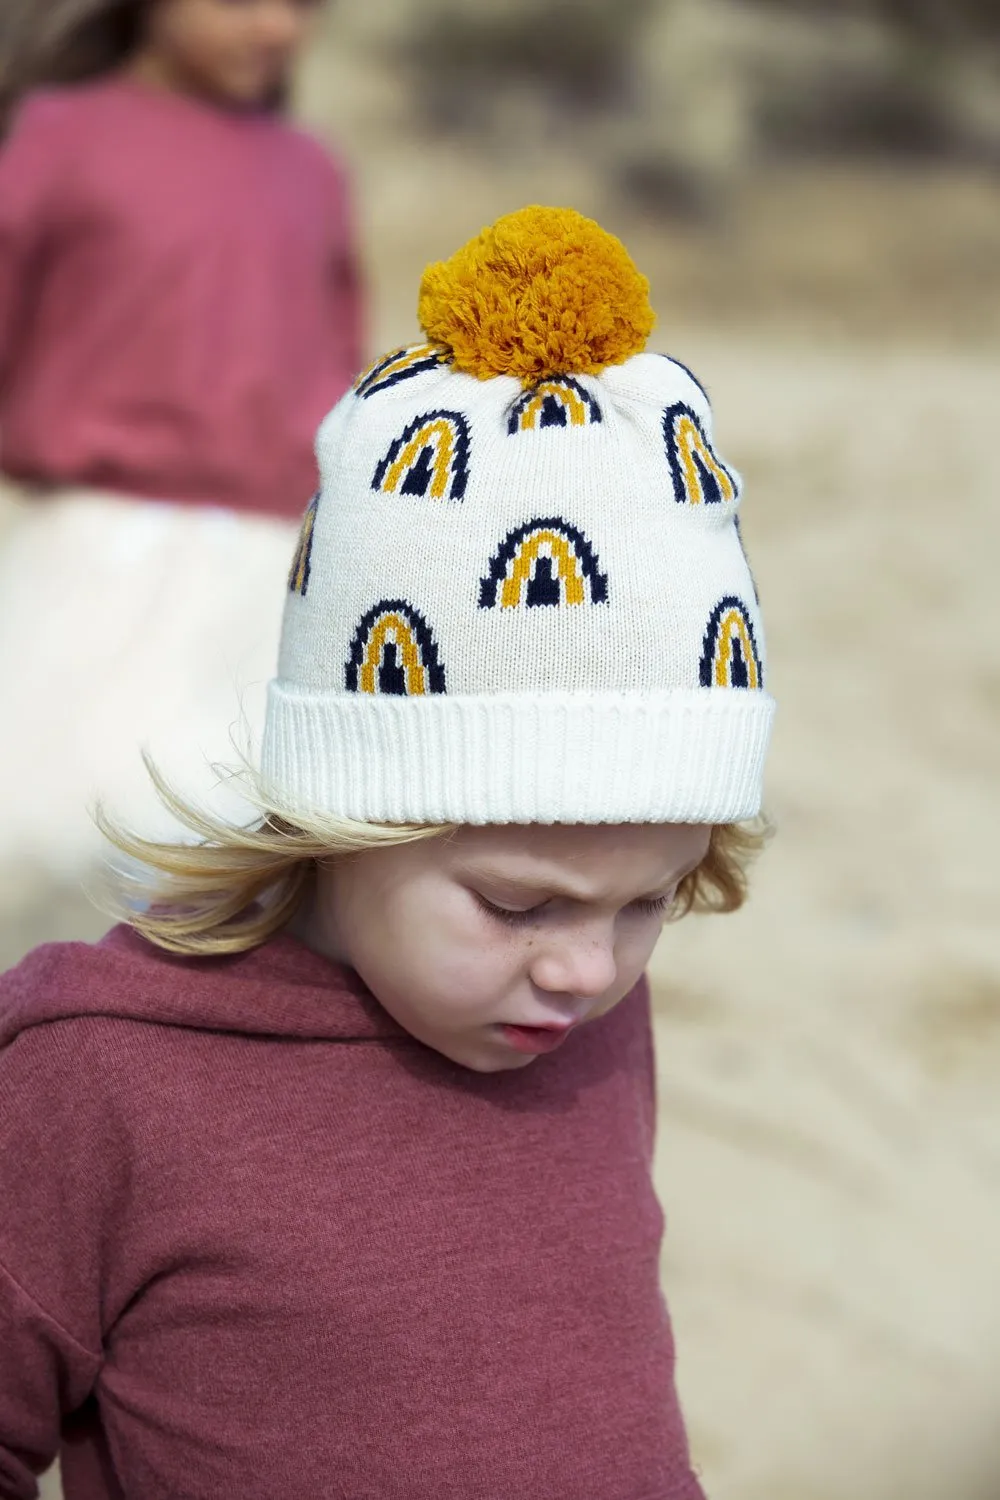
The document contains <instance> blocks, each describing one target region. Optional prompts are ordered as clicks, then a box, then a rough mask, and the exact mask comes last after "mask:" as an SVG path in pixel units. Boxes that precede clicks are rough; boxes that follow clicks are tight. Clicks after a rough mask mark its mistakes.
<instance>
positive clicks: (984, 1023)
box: [5, 333, 1000, 1500]
mask: <svg viewBox="0 0 1000 1500" xmlns="http://www.w3.org/2000/svg"><path fill="white" fill-rule="evenodd" d="M674 348H675V350H676V352H677V353H678V355H679V356H680V357H682V358H684V359H685V360H686V361H688V362H690V363H692V364H693V365H695V367H696V368H697V369H698V370H699V371H700V372H701V373H703V374H704V375H705V377H706V379H707V381H708V384H709V386H710V389H711V391H712V394H713V397H714V399H715V404H716V414H717V416H716V420H717V431H718V434H719V438H720V443H721V445H722V447H723V449H724V451H725V452H726V454H727V455H728V456H730V457H731V458H733V459H734V460H735V461H736V462H737V463H738V464H739V465H740V466H741V467H742V469H743V471H744V473H745V477H746V479H747V484H748V495H749V498H748V506H747V513H746V515H747V519H746V534H747V539H748V543H749V546H750V549H751V555H752V559H753V561H754V565H755V569H756V571H757V574H758V582H759V584H760V588H761V593H762V597H763V601H764V606H765V613H766V617H767V620H768V624H769V646H770V656H771V668H770V672H771V684H772V687H773V689H774V691H775V693H776V694H777V696H778V698H779V700H780V704H781V710H780V718H779V724H778V729H777V736H776V743H775V750H774V757H773V763H772V768H771V774H770V791H769V803H770V808H771V812H772V815H773V817H774V820H775V822H776V824H777V827H778V834H777V836H776V838H775V840H774V842H773V844H772V845H771V847H770V848H769V850H768V851H767V853H766V854H765V856H764V857H763V859H762V861H761V863H760V866H759V869H758V871H757V876H756V881H755V889H754V895H753V898H752V900H751V903H750V905H749V907H748V908H747V909H746V910H745V912H743V913H741V914H740V915H738V916H736V917H731V918H714V919H712V918H705V919H694V920H691V921H689V922H687V923H685V924H682V925H681V926H679V927H677V928H675V929H672V930H670V931H668V933H667V934H666V936H665V938H664V941H663V943H662V945H661V947H660V949H659V950H658V953H657V957H656V963H655V970H654V974H655V980H656V989H657V996H658V1038H659V1051H660V1066H661V1142H660V1159H659V1168H658V1181H659V1188H660V1191H661V1194H662V1196H663V1199H664V1201H665V1203H666V1206H667V1211H668V1222H669V1233H668V1240H667V1251H666V1258H665V1276H666V1284H667V1288H668V1294H669V1298H670V1302H671V1306H672V1309H673V1313H674V1319H675V1323H676V1327H677V1334H678V1343H679V1350H680V1384H681V1389H682V1394H683V1397H684V1400H685V1404H686V1408H687V1412H688V1416H689V1421H690V1426H691V1432H692V1439H693V1443H694V1448H695V1451H696V1455H697V1459H698V1462H699V1464H700V1466H701V1468H702V1471H703V1477H704V1481H705V1484H706V1488H707V1490H708V1492H709V1494H710V1495H711V1496H712V1497H714V1500H904V1497H905V1500H941V1497H942V1496H944V1495H947V1496H948V1497H949V1500H996V1497H997V1496H1000V1396H998V1391H1000V1286H998V1281H1000V1278H998V1267H1000V1111H998V1109H997V1103H996V1099H997V1087H998V1084H1000V944H998V941H997V937H996V930H995V923H996V894H997V878H996V875H995V869H994V854H995V847H994V846H995V841H996V840H995V835H996V830H997V828H998V827H1000V822H998V813H1000V807H998V802H1000V795H998V790H997V781H996V774H995V768H996V751H997V722H998V710H1000V646H998V640H997V635H996V632H995V630H993V631H990V630H989V629H988V626H987V622H988V618H989V617H988V614H987V606H988V604H989V602H990V600H991V597H992V595H993V592H994V578H995V568H996V559H997V556H998V552H1000V517H998V512H997V507H996V503H995V496H994V489H995V470H994V439H993V426H994V423H995V411H996V406H997V400H998V397H1000V380H998V378H997V372H996V369H995V366H994V364H993V361H992V359H991V358H990V356H989V355H988V354H985V353H983V354H960V353H955V352H952V353H933V354H932V353H921V352H919V351H914V350H912V349H911V350H909V351H908V352H901V351H896V352H886V353H882V354H879V353H877V352H874V351H872V350H868V351H867V352H866V353H865V354H864V355H863V356H862V355H859V354H857V353H851V352H850V351H844V350H835V351H832V352H825V353H824V352H822V351H819V350H816V349H813V350H810V351H809V352H806V351H805V350H803V349H802V348H801V347H796V346H794V345H790V346H787V347H784V348H776V347H775V346H774V345H773V343H772V342H762V341H736V340H732V339H729V340H722V339H719V338H718V337H709V336H707V335H704V334H702V335H697V334H694V333H692V334H690V335H688V336H686V337H681V338H680V339H679V340H676V341H674ZM20 902H21V915H20V918H19V922H18V924H17V925H18V928H19V930H18V931H16V932H15V931H14V930H13V924H8V925H7V927H6V936H5V941H6V947H7V952H8V956H10V955H12V954H13V951H14V950H15V949H16V948H19V947H22V946H26V945H27V944H28V943H29V942H31V941H33V940H35V939H37V938H39V937H41V936H43V935H45V934H46V933H47V932H49V931H52V930H54V927H53V923H54V922H55V925H56V927H59V928H60V929H61V931H62V933H63V934H66V933H69V932H72V931H76V930H81V931H82V930H84V929H85V928H86V927H87V926H88V925H90V926H92V927H93V926H99V925H100V924H99V921H98V920H97V919H95V918H91V917H88V916H86V915H85V912H84V909H83V908H82V907H81V906H80V905H79V904H76V903H75V902H74V901H73V900H64V901H63V903H62V905H61V907H60V910H59V912H58V914H55V913H54V912H53V908H52V905H51V902H49V901H48V900H47V898H45V897H44V895H39V897H38V899H37V900H36V901H35V902H34V903H33V902H32V900H31V899H30V893H29V892H28V890H27V888H26V887H24V888H22V891H21V896H20ZM56 915H58V921H56Z"/></svg>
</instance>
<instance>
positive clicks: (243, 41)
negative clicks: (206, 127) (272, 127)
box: [146, 0, 318, 105]
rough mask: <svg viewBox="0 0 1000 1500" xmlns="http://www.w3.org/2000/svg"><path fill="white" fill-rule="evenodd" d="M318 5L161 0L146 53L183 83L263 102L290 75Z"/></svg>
mask: <svg viewBox="0 0 1000 1500" xmlns="http://www.w3.org/2000/svg"><path fill="white" fill-rule="evenodd" d="M317 9H318V0H154V3H153V5H152V8H151V10H150V15H149V22H148V25H147V29H146V55H147V57H148V56H149V55H150V54H152V57H153V58H154V60H155V62H156V63H157V64H158V65H159V67H160V69H161V70H162V71H163V72H164V74H165V75H166V76H168V81H170V82H172V83H173V84H174V86H176V87H180V88H187V89H191V90H192V91H194V92H197V93H203V94H206V95H208V96H210V97H213V98H218V99H221V100H225V101H227V102H229V103H232V104H243V105H255V104H264V103H267V102H268V101H270V100H271V99H272V98H273V97H274V96H275V95H276V94H278V93H280V92H281V90H282V89H283V88H284V86H285V84H286V83H287V80H288V77H289V74H290V71H291V67H292V64H293V62H294V60H295V56H296V54H297V53H298V51H299V49H300V48H301V46H302V44H303V42H304V41H305V38H306V31H307V28H308V24H309V21H310V18H311V16H312V14H313V13H314V12H315V11H316V10H317Z"/></svg>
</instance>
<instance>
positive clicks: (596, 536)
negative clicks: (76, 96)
mask: <svg viewBox="0 0 1000 1500" xmlns="http://www.w3.org/2000/svg"><path fill="white" fill-rule="evenodd" d="M419 315H420V322H421V325H422V327H423V330H424V333H425V335H426V342H425V343H421V344H418V345H416V346H414V347H411V348H403V349H395V350H393V351H392V352H391V353H390V354H387V355H385V356H384V357H383V358H382V359H380V360H378V361H377V362H376V363H375V364H374V365H372V367H371V368H370V369H369V370H367V371H366V372H365V373H364V374H363V375H362V376H361V377H360V378H359V379H358V380H357V382H356V383H355V385H354V388H353V390H352V391H350V392H349V393H348V394H347V395H345V396H344V398H343V399H342V400H341V401H340V403H339V404H338V405H337V406H336V407H335V408H334V410H333V411H332V412H331V413H330V415H329V416H328V417H327V418H326V420H325V421H324V423H323V425H322V427H321V428H320V432H319V436H318V439H317V456H318V460H319V468H320V474H321V488H320V490H319V492H318V494H317V495H316V496H315V497H314V499H313V501H312V502H311V504H310V505H309V508H308V510H307V511H306V515H305V520H304V522H303V526H302V532H301V536H300V539H299V543H298V548H297V551H296V554H295V558H294V561H293V564H292V570H291V575H290V579H289V594H288V600H287V605H286V609H285V618H284V628H283V632H282V641H281V652H280V659H279V668H278V677H277V679H276V681H274V682H273V683H272V684H271V685H270V688H269V699H268V709H267V718H266V725H265V732H264V740H263V747H262V770H263V776H264V781H265V784H266V785H267V786H268V787H269V789H270V792H271V794H272V796H273V797H274V799H275V800H276V802H277V804H278V805H279V806H281V807H283V808H288V809H298V810H309V811H311V812H318V813H323V814H328V815H332V816H334V817H339V818H343V819H352V820H355V819H356V820H361V821H365V822H377V823H430V824H439V823H475V824H485V823H654V822H655V823H660V822H673V823H684V822H699V823H725V822H730V821H734V820H736V819H740V818H746V817H749V816H752V815H754V814H755V813H757V812H758V811H759V808H760V801H761V775H762V770H763V763H764V754H765V750H766V746H767V740H768V734H769V730H770V724H771V718H772V713H773V701H772V699H771V698H770V696H769V695H768V694H767V692H766V691H765V673H766V662H765V655H764V634H763V629H762V624H761V617H760V610H759V606H758V601H757V597H756V591H755V588H754V583H753V579H752V576H751V573H750V569H749V567H748V564H747V560H746V557H745V555H744V551H743V547H742V544H741V540H740V533H739V526H738V520H737V517H738V513H739V506H740V488H741V485H740V478H739V475H738V474H737V472H736V470H735V469H733V468H732V466H731V465H729V464H728V463H726V462H725V460H724V459H723V458H722V457H721V456H720V454H719V453H718V451H717V449H716V447H715V441H714V437H713V432H712V414H711V409H710V406H709V402H708V397H707V396H706V394H705V391H704V388H703V387H702V386H701V385H700V384H699V382H698V381H697V380H696V379H695V377H694V376H693V375H692V374H691V372H690V371H689V370H687V369H686V368H685V366H684V365H682V364H680V363H679V362H678V361H677V360H674V359H671V358H669V357H668V356H665V355H661V354H653V353H644V352H642V351H643V349H644V346H645V343H646V339H647V337H648V335H649V333H650V331H651V329H652V325H653V315H652V311H651V309H650V305H649V287H648V282H647V281H646V279H645V277H643V276H641V275H640V274H639V272H638V271H637V270H636V268H635V266H634V264H633V263H632V261H631V259H630V258H629V256H628V253H627V252H626V250H625V248H624V246H623V245H622V244H621V243H620V241H618V240H617V239H615V238H614V237H613V236H612V235H610V234H608V233H606V232H605V231H604V230H603V229H601V228H600V227H599V226H598V225H597V224H595V223H594V222H593V221H592V220H590V219H586V218H584V217H582V216H581V215H580V214H577V213H575V212H573V211H572V210H570V209H555V208H537V207H534V208H525V209H523V210H521V211H520V212H518V213H513V214H510V215H508V216H507V217H505V218H502V219H500V220H498V222H497V223H496V224H494V225H493V226H492V228H489V229H486V230H484V231H483V232H482V233H481V234H480V235H479V236H478V238H476V239H474V240H472V241H471V242H470V243H469V244H468V245H466V246H465V247H464V248H463V249H461V250H459V251H458V252H457V253H456V254H455V255H454V256H453V257H452V258H451V259H450V260H448V261H445V262H443V263H441V264H437V265H432V266H430V267H428V269H427V270H426V272H425V273H424V277H423V281H422V284H421V288H420V302H419Z"/></svg>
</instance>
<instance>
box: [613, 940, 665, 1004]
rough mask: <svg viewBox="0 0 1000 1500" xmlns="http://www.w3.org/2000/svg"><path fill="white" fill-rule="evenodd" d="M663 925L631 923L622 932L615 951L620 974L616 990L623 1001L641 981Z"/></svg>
mask: <svg viewBox="0 0 1000 1500" xmlns="http://www.w3.org/2000/svg"><path fill="white" fill-rule="evenodd" d="M662 931H663V923H662V922H661V921H659V920H657V921H655V922H650V921H648V920H647V921H643V922H634V923H630V924H629V925H628V926H627V927H626V928H625V930H624V931H623V932H622V934H621V936H620V938H619V940H618V943H617V944H616V949H615V958H616V961H617V967H618V974H617V982H616V985H615V990H616V993H617V998H618V999H619V1000H621V999H623V998H624V997H625V996H626V995H627V994H628V992H629V990H631V989H632V988H633V987H634V986H635V985H636V984H637V983H638V981H639V979H640V977H641V975H642V973H643V971H644V970H645V968H646V965H647V964H648V962H649V960H650V958H651V957H652V954H653V949H654V948H655V947H656V944H657V942H658V941H659V937H660V934H661V932H662Z"/></svg>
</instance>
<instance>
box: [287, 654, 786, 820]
mask: <svg viewBox="0 0 1000 1500" xmlns="http://www.w3.org/2000/svg"><path fill="white" fill-rule="evenodd" d="M268 691H269V703H268V715H267V727H266V730H265V734H264V743H263V748H262V765H261V769H262V772H263V778H264V782H265V786H266V787H267V789H268V791H269V793H270V794H271V796H272V797H273V798H274V800H275V802H276V803H277V804H278V805H279V806H281V807H282V808H284V809H286V810H288V811H289V812H290V813H292V814H294V812H295V811H296V810H297V811H299V812H302V813H305V812H317V813H326V814H328V815H331V816H334V817H341V818H345V819H352V820H358V821H361V822H369V823H429V824H437V823H475V824H485V823H729V822H735V821H737V820H739V819H741V818H749V817H753V816H754V815H755V814H757V813H758V812H759V811H760V805H761V782H762V776H763V767H764V756H765V752H766V750H767V743H768V738H769V735H770V729H771V720H772V718H773V714H774V701H773V699H772V698H771V697H770V696H769V695H768V694H766V693H763V692H757V691H752V690H749V689H738V688H693V689H676V690H673V691H668V692H663V693H658V694H646V693H643V694H641V695H640V694H627V693H613V694H611V693H602V694H597V693H546V694H539V695H538V696H537V697H531V696H529V695H526V694H521V693H518V694H516V695H515V694H499V695H495V696H482V697H452V696H446V695H444V694H441V695H431V696H427V697H419V698H418V697H399V698H394V697H390V696H387V695H384V694H380V695H377V696H376V695H371V696H369V695H364V694H358V695H349V694H336V695H334V694H319V693H308V692H303V691H302V690H300V689H296V688H293V687H290V686H285V685H284V684H282V683H281V682H280V681H279V682H272V683H271V685H270V688H269V690H268Z"/></svg>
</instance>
